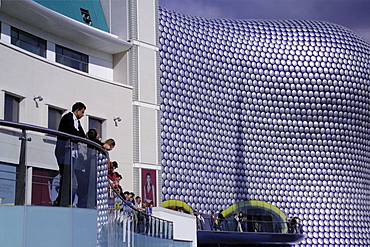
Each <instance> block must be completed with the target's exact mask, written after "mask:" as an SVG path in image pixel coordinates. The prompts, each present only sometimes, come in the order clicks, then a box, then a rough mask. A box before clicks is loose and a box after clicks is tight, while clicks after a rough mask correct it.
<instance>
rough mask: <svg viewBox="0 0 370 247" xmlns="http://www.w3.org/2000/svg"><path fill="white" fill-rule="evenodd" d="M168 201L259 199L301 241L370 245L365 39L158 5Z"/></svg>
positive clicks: (212, 204)
mask: <svg viewBox="0 0 370 247" xmlns="http://www.w3.org/2000/svg"><path fill="white" fill-rule="evenodd" d="M159 29H160V33H159V43H160V59H161V62H160V71H161V78H160V82H161V98H162V104H161V110H162V118H161V124H162V132H161V136H162V171H163V174H162V178H163V199H164V200H168V199H179V200H183V201H185V202H186V203H188V204H189V205H190V206H192V207H193V208H194V209H197V210H198V211H202V212H205V213H209V212H210V211H212V210H214V211H220V210H222V209H224V208H226V207H227V206H230V205H232V204H234V203H237V202H239V201H243V200H249V199H250V200H261V201H266V202H268V203H271V204H273V205H275V206H276V207H278V208H280V209H281V210H283V211H284V212H285V213H286V214H287V215H288V216H291V215H294V216H299V217H300V218H301V219H302V221H303V224H304V231H305V234H306V239H305V240H304V241H303V242H302V246H368V245H369V244H370V240H369V239H370V234H369V231H370V213H369V211H370V207H369V204H370V192H369V184H370V162H369V144H368V143H369V139H370V129H369V125H370V111H369V103H370V97H369V96H370V95H369V94H370V90H369V86H370V67H369V58H370V52H369V51H370V49H369V48H370V46H369V44H368V43H366V42H365V41H364V40H363V39H361V38H360V37H358V36H357V35H356V34H354V33H353V32H351V31H350V30H348V29H345V28H343V27H341V26H338V25H335V24H330V23H325V22H319V21H303V20H287V21H265V20H210V19H203V18H197V17H191V16H187V15H181V14H178V13H175V12H172V11H168V10H166V9H160V16H159Z"/></svg>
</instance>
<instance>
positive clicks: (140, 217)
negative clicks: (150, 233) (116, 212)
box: [135, 196, 145, 233]
mask: <svg viewBox="0 0 370 247" xmlns="http://www.w3.org/2000/svg"><path fill="white" fill-rule="evenodd" d="M135 202H136V204H135V209H137V212H136V219H137V224H136V231H137V233H144V230H145V224H144V223H145V209H144V208H142V205H141V197H140V196H137V197H135Z"/></svg>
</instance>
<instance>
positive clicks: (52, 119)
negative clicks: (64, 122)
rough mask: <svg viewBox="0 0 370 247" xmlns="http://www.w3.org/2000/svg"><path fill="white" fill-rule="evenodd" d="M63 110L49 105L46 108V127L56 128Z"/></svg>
mask: <svg viewBox="0 0 370 247" xmlns="http://www.w3.org/2000/svg"><path fill="white" fill-rule="evenodd" d="M62 114H63V111H62V110H59V109H56V108H53V107H49V109H48V128H49V129H53V130H58V126H59V122H60V119H61V118H62Z"/></svg>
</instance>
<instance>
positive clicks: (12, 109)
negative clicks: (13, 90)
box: [4, 94, 21, 122]
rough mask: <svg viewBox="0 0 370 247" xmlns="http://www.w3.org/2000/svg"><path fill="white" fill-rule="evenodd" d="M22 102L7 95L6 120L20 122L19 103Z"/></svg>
mask: <svg viewBox="0 0 370 247" xmlns="http://www.w3.org/2000/svg"><path fill="white" fill-rule="evenodd" d="M20 101H21V100H20V99H19V98H17V97H15V96H12V95H9V94H5V109H4V120H6V121H11V122H19V102H20Z"/></svg>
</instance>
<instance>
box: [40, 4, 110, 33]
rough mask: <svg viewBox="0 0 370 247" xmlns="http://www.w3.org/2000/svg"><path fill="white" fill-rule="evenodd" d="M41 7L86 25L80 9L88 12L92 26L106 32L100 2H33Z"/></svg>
mask: <svg viewBox="0 0 370 247" xmlns="http://www.w3.org/2000/svg"><path fill="white" fill-rule="evenodd" d="M33 1H35V2H37V3H39V4H41V5H42V6H45V7H47V8H49V9H52V10H54V11H56V12H58V13H60V14H62V15H65V16H67V17H69V18H71V19H74V20H76V21H79V22H82V23H84V24H86V25H88V24H87V23H85V21H84V20H83V18H82V14H81V10H80V8H83V9H86V10H88V11H89V14H90V17H91V21H92V25H91V26H93V27H95V28H98V29H100V30H102V31H105V32H108V31H109V30H108V26H107V22H106V19H105V16H104V12H103V8H102V6H101V3H100V0H33Z"/></svg>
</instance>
